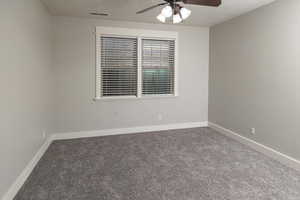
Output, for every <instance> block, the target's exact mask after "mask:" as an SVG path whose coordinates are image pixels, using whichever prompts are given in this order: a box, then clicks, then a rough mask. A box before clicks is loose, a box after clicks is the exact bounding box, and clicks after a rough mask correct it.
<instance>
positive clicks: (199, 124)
mask: <svg viewBox="0 0 300 200" xmlns="http://www.w3.org/2000/svg"><path fill="white" fill-rule="evenodd" d="M197 127H208V122H190V123H179V124H166V125H154V126H140V127H130V128H119V129H104V130H98V131H80V132H71V133H57V134H53V135H52V140H67V139H76V138H87V137H99V136H108V135H123V134H132V133H145V132H152V131H164V130H174V129H185V128H197Z"/></svg>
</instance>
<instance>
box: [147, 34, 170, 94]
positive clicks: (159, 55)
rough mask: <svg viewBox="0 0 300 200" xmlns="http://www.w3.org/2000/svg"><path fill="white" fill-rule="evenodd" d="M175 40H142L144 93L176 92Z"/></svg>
mask: <svg viewBox="0 0 300 200" xmlns="http://www.w3.org/2000/svg"><path fill="white" fill-rule="evenodd" d="M174 46H175V43H174V40H155V39H143V40H142V49H143V56H142V70H143V78H142V79H143V88H142V93H143V95H156V94H174V65H175V63H174Z"/></svg>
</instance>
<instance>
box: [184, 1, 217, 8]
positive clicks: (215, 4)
mask: <svg viewBox="0 0 300 200" xmlns="http://www.w3.org/2000/svg"><path fill="white" fill-rule="evenodd" d="M182 2H183V3H185V4H194V5H201V6H214V7H218V6H220V5H221V4H222V0H182Z"/></svg>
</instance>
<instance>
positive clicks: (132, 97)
mask: <svg viewBox="0 0 300 200" xmlns="http://www.w3.org/2000/svg"><path fill="white" fill-rule="evenodd" d="M177 97H178V95H173V94H172V95H145V96H141V97H137V96H120V97H98V98H97V97H96V98H94V101H111V100H144V99H160V98H162V99H165V98H177Z"/></svg>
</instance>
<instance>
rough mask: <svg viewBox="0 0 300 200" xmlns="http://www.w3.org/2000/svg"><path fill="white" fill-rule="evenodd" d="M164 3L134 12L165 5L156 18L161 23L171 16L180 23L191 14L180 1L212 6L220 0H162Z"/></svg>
mask: <svg viewBox="0 0 300 200" xmlns="http://www.w3.org/2000/svg"><path fill="white" fill-rule="evenodd" d="M164 1H165V2H164V3H159V4H157V5H154V6H151V7H149V8H146V9H143V10H141V11H138V12H137V13H136V14H142V13H145V12H147V11H149V10H152V9H154V8H157V7H160V6H164V5H167V6H166V7H164V8H163V9H162V11H161V13H160V14H159V15H158V16H157V19H158V20H159V21H161V22H163V23H165V22H166V20H167V18H170V17H172V16H173V17H172V20H173V23H174V24H176V23H180V22H182V21H183V20H185V19H187V18H188V17H189V16H190V15H191V11H190V10H189V9H187V8H184V7H183V6H182V5H181V4H180V3H184V4H193V5H200V6H213V7H218V6H220V5H221V3H222V0H164Z"/></svg>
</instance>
